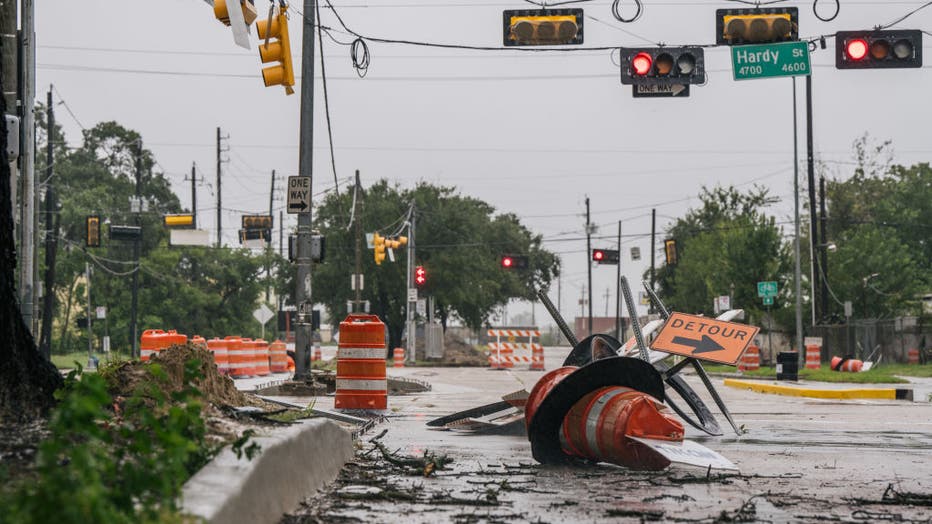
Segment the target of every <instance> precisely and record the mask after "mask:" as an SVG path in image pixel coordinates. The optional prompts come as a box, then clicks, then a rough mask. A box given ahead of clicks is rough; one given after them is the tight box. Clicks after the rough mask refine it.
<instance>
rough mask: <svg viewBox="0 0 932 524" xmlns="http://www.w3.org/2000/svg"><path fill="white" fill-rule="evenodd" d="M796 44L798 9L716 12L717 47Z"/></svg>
mask: <svg viewBox="0 0 932 524" xmlns="http://www.w3.org/2000/svg"><path fill="white" fill-rule="evenodd" d="M793 40H799V9H797V8H795V7H768V8H745V9H717V10H716V11H715V43H716V44H719V45H743V44H764V43H771V42H787V41H793Z"/></svg>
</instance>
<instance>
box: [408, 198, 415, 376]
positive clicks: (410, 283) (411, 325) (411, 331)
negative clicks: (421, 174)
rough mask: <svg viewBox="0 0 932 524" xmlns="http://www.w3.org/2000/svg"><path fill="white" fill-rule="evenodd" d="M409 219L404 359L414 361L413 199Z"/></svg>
mask: <svg viewBox="0 0 932 524" xmlns="http://www.w3.org/2000/svg"><path fill="white" fill-rule="evenodd" d="M409 216H410V221H409V222H408V261H407V266H408V270H407V286H406V288H405V292H406V293H408V300H407V303H408V309H407V311H406V312H405V319H406V323H405V330H406V331H407V333H408V337H407V344H406V345H407V347H406V348H405V360H407V361H408V362H414V361H415V356H416V355H415V354H414V351H415V347H416V346H415V342H416V339H417V324H416V323H415V322H414V310H415V309H416V308H417V296H415V297H414V299H415V300H413V301H412V300H411V289H413V288H414V285H413V284H414V255H415V249H414V237H415V234H414V232H415V226H416V224H417V206H415V203H414V201H412V202H411V212H410V213H409Z"/></svg>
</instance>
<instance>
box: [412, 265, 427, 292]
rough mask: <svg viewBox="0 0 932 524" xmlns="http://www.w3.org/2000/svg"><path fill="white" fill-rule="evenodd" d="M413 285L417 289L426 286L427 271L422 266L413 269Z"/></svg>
mask: <svg viewBox="0 0 932 524" xmlns="http://www.w3.org/2000/svg"><path fill="white" fill-rule="evenodd" d="M414 284H415V285H416V286H417V287H419V288H422V287H424V286H426V285H427V270H426V269H424V266H417V267H416V268H414Z"/></svg>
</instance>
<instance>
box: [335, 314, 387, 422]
mask: <svg viewBox="0 0 932 524" xmlns="http://www.w3.org/2000/svg"><path fill="white" fill-rule="evenodd" d="M385 352H386V347H385V324H383V323H382V321H380V320H379V317H377V316H375V315H362V314H351V315H349V316H347V317H346V320H344V321H343V322H340V344H339V347H338V348H337V384H336V396H335V398H334V407H335V408H336V409H340V410H353V409H386V408H387V407H388V381H387V379H386V375H385V365H386V362H385Z"/></svg>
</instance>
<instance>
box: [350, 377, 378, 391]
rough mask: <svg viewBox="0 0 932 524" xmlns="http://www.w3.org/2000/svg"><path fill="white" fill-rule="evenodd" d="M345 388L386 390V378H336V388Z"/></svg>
mask: <svg viewBox="0 0 932 524" xmlns="http://www.w3.org/2000/svg"><path fill="white" fill-rule="evenodd" d="M345 389H357V390H364V391H387V390H388V380H386V379H384V378H383V379H376V380H365V379H362V380H360V379H352V378H338V379H337V390H345Z"/></svg>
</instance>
